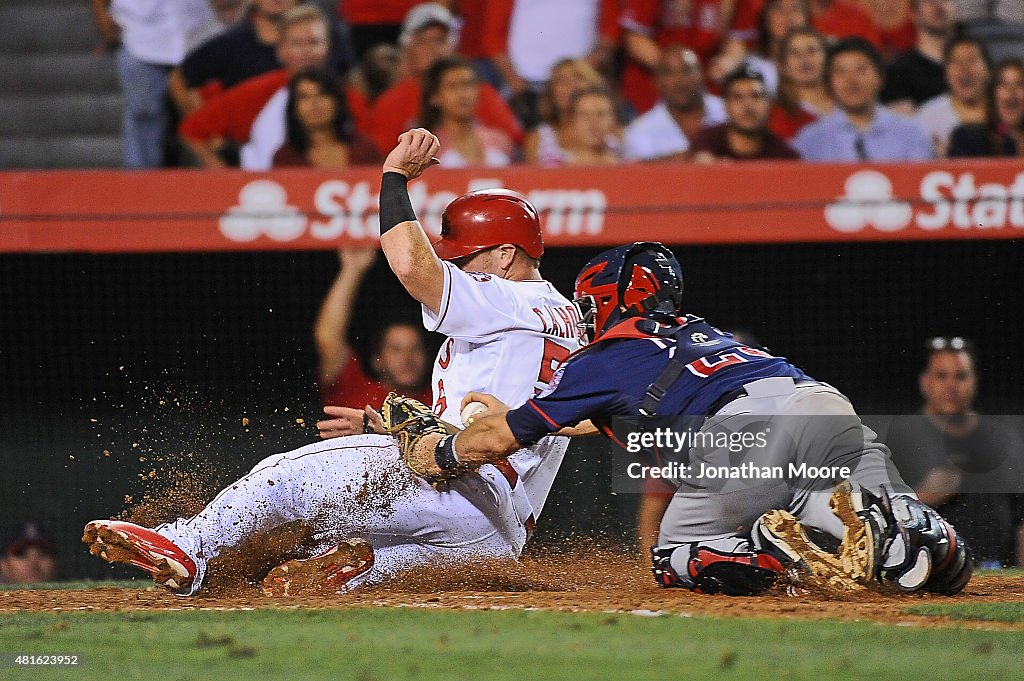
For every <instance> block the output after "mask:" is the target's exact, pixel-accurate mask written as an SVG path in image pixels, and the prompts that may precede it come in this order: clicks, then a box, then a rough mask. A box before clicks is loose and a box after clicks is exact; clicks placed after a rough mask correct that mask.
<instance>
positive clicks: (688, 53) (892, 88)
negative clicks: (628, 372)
mask: <svg viewBox="0 0 1024 681" xmlns="http://www.w3.org/2000/svg"><path fill="white" fill-rule="evenodd" d="M156 4H157V5H159V6H160V11H146V7H148V6H150V5H153V3H152V2H148V1H143V0H93V7H94V11H95V15H96V18H97V23H98V26H99V29H100V33H101V35H102V37H103V41H104V44H105V46H106V48H107V49H110V50H112V51H116V55H117V65H118V72H119V76H120V80H121V84H122V89H123V91H124V95H125V98H124V102H125V104H124V112H123V122H122V135H123V138H124V153H125V165H126V166H127V167H132V168H152V167H160V166H163V165H199V166H201V167H206V168H218V167H225V166H240V167H241V168H243V169H248V170H269V169H271V168H275V167H296V166H308V167H317V168H343V167H346V166H350V165H360V164H372V163H376V162H378V161H379V160H380V159H381V153H382V152H386V151H387V150H389V149H390V148H391V146H392V145H393V143H394V141H395V139H396V138H397V136H398V135H399V134H400V133H401V132H402V131H403V130H406V129H408V128H410V127H414V126H422V127H425V128H427V129H429V130H430V131H431V132H433V133H435V134H436V135H437V136H438V137H439V138H440V139H441V140H442V143H443V145H444V146H443V149H444V151H443V154H442V157H441V159H440V160H441V164H442V166H446V167H465V166H490V167H497V166H505V165H509V164H513V163H526V164H532V165H538V166H548V167H551V166H565V165H602V164H618V163H626V162H646V161H683V162H703V163H713V162H732V161H737V160H745V159H766V158H771V159H796V158H802V159H804V160H806V161H847V162H856V161H914V160H927V159H931V158H945V157H956V156H1014V155H1021V154H1024V62H1022V61H1021V60H1020V59H1015V58H1010V59H1005V60H1003V61H1000V62H999V63H998V64H993V63H992V60H991V58H990V57H989V52H988V49H987V46H986V43H985V41H984V40H983V39H982V38H979V37H975V33H972V32H971V31H966V32H965V31H964V30H963V29H964V28H965V27H968V28H969V27H970V26H971V25H972V23H971V22H977V21H979V20H980V21H989V22H991V21H996V20H998V21H1002V22H1006V25H1008V26H1014V25H1016V26H1018V27H1020V28H1021V30H1022V35H1024V3H1020V2H1015V1H1012V0H1011V1H1005V0H1004V1H997V2H979V1H977V0H893V1H888V2H878V1H876V0H743V1H739V0H559V1H558V2H550V1H548V0H487V1H486V2H484V0H443V1H442V2H425V3H417V2H415V1H413V0H341V1H340V2H338V3H337V4H336V5H335V4H333V3H330V4H327V3H322V2H298V0H252V1H251V2H242V0H169V1H167V2H161V3H156ZM171 103H173V104H171ZM168 137H170V138H176V139H178V140H180V142H181V145H180V146H181V147H182V152H183V153H180V154H174V155H172V156H173V157H168V155H167V154H165V153H163V152H164V149H165V148H166V147H167V145H166V144H165V142H166V141H167V138H168ZM171 148H173V147H171Z"/></svg>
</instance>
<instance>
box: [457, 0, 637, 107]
mask: <svg viewBox="0 0 1024 681" xmlns="http://www.w3.org/2000/svg"><path fill="white" fill-rule="evenodd" d="M462 4H463V5H465V4H469V3H462ZM481 4H486V5H488V6H490V7H496V6H499V5H502V4H504V5H505V7H506V8H507V12H506V20H505V22H504V24H499V27H500V28H502V29H503V35H501V36H500V38H501V42H497V44H496V45H495V47H496V48H497V49H496V50H495V53H494V54H492V55H488V56H489V57H490V58H492V59H493V60H494V62H495V65H496V66H497V67H498V69H499V71H500V73H501V76H502V79H503V80H504V82H505V84H506V86H507V87H508V90H509V93H510V94H512V95H515V94H518V93H521V92H523V91H524V90H527V89H530V90H532V91H534V92H540V91H541V90H542V89H543V87H544V83H545V81H546V80H547V77H548V74H549V73H550V72H551V69H552V67H554V65H555V64H556V63H557V62H559V61H560V60H562V59H566V58H577V59H586V60H587V61H588V62H589V63H590V65H591V66H593V67H594V68H595V69H596V70H598V71H600V70H601V69H603V68H605V67H607V65H608V64H609V62H610V60H611V58H612V52H613V50H614V48H615V44H616V41H617V37H618V19H619V7H618V2H617V0H560V2H551V1H550V0H498V1H496V2H491V1H490V0H489V1H488V2H487V3H481ZM467 29H468V25H467Z"/></svg>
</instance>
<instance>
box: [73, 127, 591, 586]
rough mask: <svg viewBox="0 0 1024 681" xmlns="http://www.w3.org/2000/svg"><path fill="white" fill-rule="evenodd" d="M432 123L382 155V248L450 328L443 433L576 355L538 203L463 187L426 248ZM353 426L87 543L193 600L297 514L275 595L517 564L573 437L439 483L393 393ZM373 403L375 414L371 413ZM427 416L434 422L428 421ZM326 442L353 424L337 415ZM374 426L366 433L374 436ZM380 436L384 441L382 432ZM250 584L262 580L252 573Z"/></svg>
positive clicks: (440, 375) (431, 318) (100, 531)
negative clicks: (421, 180)
mask: <svg viewBox="0 0 1024 681" xmlns="http://www.w3.org/2000/svg"><path fill="white" fill-rule="evenodd" d="M439 147H440V145H439V143H438V141H437V138H435V137H434V136H433V135H431V134H430V133H429V132H427V131H426V130H422V129H417V130H412V131H409V132H406V133H404V134H403V135H402V136H401V137H400V138H399V143H398V146H396V147H395V149H394V150H393V151H392V152H391V153H390V154H389V155H388V157H387V159H386V161H385V162H384V173H383V177H382V181H381V193H380V232H381V236H380V242H381V248H382V249H383V251H384V255H385V256H386V257H387V260H388V264H389V265H390V266H391V269H392V270H393V271H394V273H395V275H396V276H397V277H398V279H399V281H400V282H401V283H402V285H403V286H404V287H405V288H406V290H407V291H408V292H409V294H410V295H412V296H413V297H414V298H415V299H416V300H418V301H419V302H420V303H421V304H422V311H423V323H424V325H425V326H426V328H427V329H428V330H429V331H436V332H439V333H443V334H445V335H447V336H448V338H447V339H446V340H445V342H444V343H443V344H442V346H441V349H440V351H439V352H438V355H437V359H436V361H435V363H434V367H433V376H432V388H433V412H432V414H433V415H434V416H436V418H437V419H438V421H436V422H434V421H431V422H432V423H435V424H436V423H441V422H442V421H443V422H446V423H447V425H446V426H444V427H445V428H447V429H451V430H456V429H457V428H459V427H461V426H462V425H463V423H462V418H461V415H460V404H461V403H462V401H463V398H464V397H465V396H466V395H467V394H468V393H470V392H472V391H480V392H486V393H490V394H493V395H496V396H498V397H500V399H501V400H502V401H503V402H506V403H508V404H522V403H523V402H525V401H526V400H527V399H528V398H530V397H532V396H533V395H535V394H537V393H538V392H540V391H541V390H543V389H545V388H546V386H547V384H548V382H549V380H550V379H551V377H552V375H553V374H554V371H555V369H556V368H557V365H558V364H559V363H560V362H561V361H562V360H563V359H565V358H566V357H567V356H568V355H569V354H570V353H571V352H573V351H575V350H577V349H578V348H579V337H578V333H577V326H576V325H577V322H578V315H577V313H576V309H575V307H574V306H573V304H572V303H570V302H569V301H568V300H567V299H566V298H565V297H563V296H562V295H561V294H559V293H558V291H556V290H555V288H554V287H553V286H552V285H551V284H550V283H548V282H547V281H545V280H543V279H542V278H541V275H540V272H539V269H538V262H539V258H540V257H541V255H542V254H543V252H544V246H543V242H542V240H541V231H540V223H539V220H538V215H537V211H536V209H535V208H534V207H533V206H532V205H530V203H529V202H528V201H527V200H526V199H525V198H524V197H522V196H521V195H519V194H517V193H515V192H512V191H507V190H503V189H495V190H483V191H476V192H470V193H469V194H466V195H464V196H461V197H459V198H457V199H456V200H455V201H453V202H452V203H451V204H450V205H449V206H448V207H447V208H446V209H445V211H444V214H443V216H442V230H441V238H440V240H438V241H436V242H435V243H433V244H431V242H430V240H429V239H428V237H427V235H426V234H425V233H424V231H423V229H422V228H421V226H420V224H419V222H418V221H417V219H416V214H415V212H414V211H413V207H412V204H411V202H410V199H409V194H408V192H407V190H406V184H407V182H408V181H409V180H411V179H414V178H416V177H418V176H419V175H420V174H421V173H422V172H423V171H424V170H426V169H427V168H428V167H429V166H430V165H432V164H433V163H435V162H436V161H435V156H436V155H437V152H438V149H439ZM352 411H353V412H354V413H356V414H358V415H359V418H358V419H355V422H357V423H358V424H359V425H358V434H354V435H349V436H346V437H337V438H331V439H326V440H324V441H322V442H318V443H315V444H311V445H308V446H306V447H303V448H301V449H298V450H295V451H292V452H287V453H284V454H276V455H274V456H271V457H269V458H267V459H264V460H263V461H261V462H260V463H258V464H257V465H256V466H255V467H254V468H253V469H252V471H250V472H249V474H247V475H246V476H244V477H243V478H241V479H240V480H238V481H237V482H235V483H233V484H231V485H229V486H228V487H226V488H225V489H224V490H222V491H221V492H220V494H218V495H217V496H216V497H215V498H214V499H213V500H212V501H211V502H210V503H209V504H208V505H207V506H206V507H205V508H204V509H203V510H202V511H201V512H200V513H199V514H198V515H196V516H194V517H192V518H179V519H178V520H176V521H174V522H172V523H167V524H164V525H160V526H158V527H156V528H153V529H150V528H145V527H140V526H138V525H134V524H131V523H126V522H120V521H113V520H96V521H93V522H90V523H89V524H87V525H86V527H85V534H84V536H83V541H84V542H85V543H86V544H88V545H89V549H90V551H91V552H92V553H93V554H95V555H98V556H100V557H101V558H103V559H105V560H107V561H109V562H119V563H129V564H131V565H134V566H136V567H139V568H141V569H143V570H145V571H147V572H149V573H150V574H152V576H153V578H154V580H155V581H156V582H157V583H159V584H162V585H164V586H166V587H168V588H169V589H170V590H172V591H173V592H174V593H177V594H179V595H190V594H194V593H196V591H197V590H199V588H200V586H201V585H202V583H203V579H204V577H205V576H206V575H207V572H208V571H209V570H210V569H211V566H214V569H215V566H216V562H214V559H215V558H216V557H217V556H218V555H220V554H222V553H223V552H225V551H226V550H229V549H233V548H237V547H242V546H244V544H245V542H246V540H247V539H250V538H252V537H254V536H257V535H263V534H266V533H269V532H271V531H273V530H274V529H275V528H279V527H281V526H284V525H286V524H289V523H294V522H296V521H298V522H299V523H301V524H302V525H304V526H305V527H307V528H309V531H310V534H311V539H310V541H309V542H307V544H308V545H304V546H301V547H296V550H297V551H298V554H297V555H298V556H299V557H295V558H292V559H291V560H288V561H285V562H283V563H282V564H280V565H278V566H277V567H275V568H274V569H272V570H271V571H270V573H269V574H268V575H266V577H265V578H264V579H263V587H264V591H265V592H266V593H268V594H271V595H278V594H289V595H298V594H301V593H333V592H337V591H338V590H340V589H350V588H355V587H356V586H359V585H366V584H370V583H375V582H380V581H382V580H385V579H387V578H389V577H391V576H392V575H394V574H396V573H397V572H399V571H401V570H403V569H407V568H411V567H415V566H418V565H424V564H432V565H436V564H438V563H444V562H465V561H472V560H475V559H483V558H487V559H515V558H517V557H518V556H519V554H520V552H521V551H522V548H523V545H524V544H525V542H526V540H527V538H528V537H529V535H530V532H531V531H532V529H533V525H534V523H535V522H536V519H537V517H538V516H539V515H540V512H541V510H542V508H543V506H544V501H545V499H546V497H547V494H548V492H549V490H550V487H551V483H552V481H553V479H554V476H555V473H556V472H557V471H558V467H559V465H560V464H561V461H562V457H563V455H564V453H565V448H566V446H567V444H568V440H567V438H564V437H544V438H538V439H537V440H536V441H535V442H534V443H532V444H531V446H530V447H528V448H523V449H520V450H518V451H514V452H510V455H509V456H508V457H507V458H506V457H499V458H495V459H494V460H493V461H491V462H489V463H488V464H486V465H482V466H480V467H478V468H476V469H475V470H474V471H473V472H472V473H470V474H467V475H463V476H461V477H460V478H459V479H457V480H451V481H448V482H447V483H446V484H443V485H432V484H430V483H429V482H427V481H425V480H424V479H423V478H421V477H419V476H416V475H414V474H413V473H412V472H410V469H409V468H408V466H407V465H406V462H404V461H403V458H402V450H401V449H400V447H399V446H398V445H397V444H396V438H395V437H394V436H393V435H391V434H387V433H386V432H385V431H386V430H387V429H391V430H394V431H395V432H398V434H399V436H400V437H405V436H406V435H407V433H404V432H401V426H402V425H403V424H404V425H405V426H408V425H409V422H410V421H413V422H415V421H417V420H422V419H423V417H424V414H426V415H428V416H431V412H430V411H428V410H427V408H426V407H424V406H423V405H421V404H419V403H417V402H414V401H411V400H405V399H402V398H394V397H389V399H388V400H386V401H385V404H384V405H383V407H382V409H381V414H380V416H381V417H382V418H380V419H378V418H377V415H376V412H374V416H375V418H374V419H373V423H371V424H369V425H366V426H364V424H363V419H362V413H363V412H362V411H359V410H352ZM370 411H372V410H370ZM434 416H431V419H433V418H434ZM327 423H328V430H330V431H331V432H330V434H331V435H336V434H339V433H346V432H352V431H353V430H354V429H353V428H349V427H348V426H346V425H345V424H346V423H347V421H346V419H344V418H339V419H335V420H332V421H329V422H327ZM371 431H372V432H371ZM380 433H384V434H380ZM254 577H257V578H259V577H260V576H259V575H254Z"/></svg>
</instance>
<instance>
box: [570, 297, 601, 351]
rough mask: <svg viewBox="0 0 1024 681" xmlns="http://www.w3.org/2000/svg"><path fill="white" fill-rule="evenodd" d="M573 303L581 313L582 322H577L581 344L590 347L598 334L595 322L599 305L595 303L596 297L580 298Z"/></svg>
mask: <svg viewBox="0 0 1024 681" xmlns="http://www.w3.org/2000/svg"><path fill="white" fill-rule="evenodd" d="M572 302H573V305H575V306H576V310H577V311H578V312H579V313H580V320H579V321H578V322H576V328H577V329H578V330H579V336H580V342H581V343H583V344H584V345H588V344H589V343H590V342H592V341H593V340H594V334H595V333H597V323H596V321H595V320H596V317H597V303H596V302H595V301H594V296H589V295H582V296H579V297H578V298H576V300H574V301H572Z"/></svg>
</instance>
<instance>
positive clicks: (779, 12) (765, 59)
mask: <svg viewBox="0 0 1024 681" xmlns="http://www.w3.org/2000/svg"><path fill="white" fill-rule="evenodd" d="M810 20H811V15H810V12H809V11H808V9H807V3H806V2H805V0H768V1H767V2H765V3H764V8H763V9H762V10H761V14H760V16H759V17H758V30H757V35H758V40H757V48H756V49H755V50H748V49H747V47H746V45H745V44H744V42H743V41H742V40H739V39H736V38H731V39H730V40H729V41H728V42H727V43H726V45H725V47H724V48H722V52H721V53H719V54H718V56H716V57H715V58H714V59H712V60H711V65H710V66H709V68H708V75H709V76H710V77H711V79H712V80H713V81H715V82H717V83H721V82H722V80H723V79H724V78H725V77H726V76H727V75H729V74H730V73H732V72H733V71H735V70H736V69H738V68H739V67H740V66H741V65H742V64H746V65H747V66H749V67H751V68H753V69H754V70H755V71H757V72H758V73H760V74H761V77H762V78H764V84H765V87H767V88H768V94H770V95H771V96H772V97H774V96H775V94H776V92H777V91H778V87H779V72H778V68H777V65H779V64H781V57H782V40H783V38H784V37H785V36H786V35H787V34H788V33H789V32H790V31H792V30H793V29H795V28H802V27H804V26H808V25H809V24H810Z"/></svg>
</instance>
